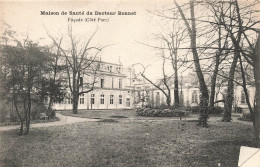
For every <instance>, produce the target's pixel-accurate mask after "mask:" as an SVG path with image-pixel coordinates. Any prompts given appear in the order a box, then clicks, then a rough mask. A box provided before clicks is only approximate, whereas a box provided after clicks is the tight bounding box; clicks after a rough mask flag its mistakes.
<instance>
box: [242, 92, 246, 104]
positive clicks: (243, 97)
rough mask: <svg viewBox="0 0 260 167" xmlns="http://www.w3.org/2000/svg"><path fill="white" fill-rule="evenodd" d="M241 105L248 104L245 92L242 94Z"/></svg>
mask: <svg viewBox="0 0 260 167" xmlns="http://www.w3.org/2000/svg"><path fill="white" fill-rule="evenodd" d="M241 104H246V95H245V93H244V91H242V92H241Z"/></svg>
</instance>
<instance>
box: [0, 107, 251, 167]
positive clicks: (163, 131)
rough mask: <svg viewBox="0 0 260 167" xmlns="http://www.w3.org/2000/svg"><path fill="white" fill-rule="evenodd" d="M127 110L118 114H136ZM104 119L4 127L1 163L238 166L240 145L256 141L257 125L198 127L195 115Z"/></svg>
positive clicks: (118, 166)
mask: <svg viewBox="0 0 260 167" xmlns="http://www.w3.org/2000/svg"><path fill="white" fill-rule="evenodd" d="M103 112H104V111H103ZM107 112H109V111H107ZM114 112H116V111H114ZM118 112H119V111H118ZM126 112H127V110H126ZM128 112H129V113H125V115H122V114H121V112H120V114H119V113H115V114H114V115H117V116H118V115H121V116H125V117H130V116H131V114H134V112H132V111H130V110H129V111H128ZM93 116H95V115H93ZM95 117H96V116H95ZM109 117H110V114H108V115H107V117H102V118H104V119H108V118H109ZM131 118H133V117H131ZM104 119H103V120H100V121H99V122H83V123H76V124H71V125H65V126H56V127H45V128H32V130H31V132H30V133H29V134H28V135H27V136H17V135H16V134H15V131H6V132H0V148H1V149H0V166H93V167H94V166H100V167H103V166H113V167H122V166H132V167H137V166H138V167H140V166H141V167H142V166H149V167H168V166H169V167H170V166H173V167H174V166H188V167H189V166H198V167H203V166H209V167H214V166H218V163H220V164H221V167H223V166H228V167H229V166H237V162H238V156H239V148H240V146H241V145H246V146H252V141H253V129H252V126H251V125H246V124H242V123H239V122H232V123H225V122H218V121H210V122H209V125H210V126H209V128H198V127H197V126H196V122H194V121H179V120H170V119H159V120H157V119H153V120H146V119H144V120H140V119H127V118H113V119H115V120H116V121H104Z"/></svg>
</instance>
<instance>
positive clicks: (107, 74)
mask: <svg viewBox="0 0 260 167" xmlns="http://www.w3.org/2000/svg"><path fill="white" fill-rule="evenodd" d="M99 63H100V68H99V70H98V71H97V73H96V78H95V81H96V83H95V86H94V89H93V90H92V91H91V92H89V93H84V94H81V95H80V96H79V103H78V109H129V108H132V107H133V99H132V95H131V93H132V89H131V77H132V75H133V74H132V70H131V69H130V68H124V67H123V66H122V64H121V63H120V62H119V63H118V64H116V63H108V62H103V61H99ZM80 80H81V81H80V82H82V83H83V84H84V83H87V82H89V81H90V82H91V80H93V76H87V75H84V77H82V78H80ZM81 89H83V90H84V89H85V88H84V86H82V87H81ZM69 92H70V90H69V89H68V93H67V97H66V98H65V99H64V101H63V102H62V103H57V104H54V106H53V108H54V109H56V110H71V109H72V98H71V94H70V93H69Z"/></svg>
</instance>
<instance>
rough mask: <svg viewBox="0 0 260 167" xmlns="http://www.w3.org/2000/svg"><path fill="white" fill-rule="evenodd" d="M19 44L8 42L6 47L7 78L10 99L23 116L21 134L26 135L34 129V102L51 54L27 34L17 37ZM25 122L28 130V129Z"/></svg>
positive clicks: (6, 90) (19, 115) (5, 82)
mask: <svg viewBox="0 0 260 167" xmlns="http://www.w3.org/2000/svg"><path fill="white" fill-rule="evenodd" d="M16 42H17V46H10V45H6V46H4V48H3V52H2V53H3V54H4V55H5V57H6V59H5V67H4V69H5V70H6V71H7V73H6V74H7V75H6V77H5V80H4V82H3V83H4V86H5V87H6V89H5V93H6V97H7V98H8V99H10V100H11V101H12V102H13V104H14V106H15V110H16V113H17V115H18V117H19V120H20V130H19V134H20V135H23V134H24V135H26V134H28V132H29V129H30V120H31V106H32V102H35V101H37V100H38V96H37V94H38V93H37V91H38V86H37V83H39V82H38V80H41V76H42V75H43V73H44V71H45V70H46V65H47V64H48V63H49V62H50V60H51V59H50V57H49V55H48V54H46V48H44V47H40V46H38V45H37V44H35V43H33V42H32V41H30V40H29V39H28V38H26V39H25V40H24V42H23V45H22V43H21V42H19V41H16ZM24 126H25V128H26V129H25V130H24Z"/></svg>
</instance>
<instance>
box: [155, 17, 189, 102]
mask: <svg viewBox="0 0 260 167" xmlns="http://www.w3.org/2000/svg"><path fill="white" fill-rule="evenodd" d="M185 32H186V29H183V28H182V27H181V26H180V25H179V26H178V22H176V21H173V22H172V29H171V30H169V32H168V33H165V35H164V34H163V33H161V34H159V35H157V36H158V38H159V39H161V40H162V42H163V43H165V44H166V46H167V48H168V49H167V50H168V52H169V58H166V57H165V58H164V59H170V61H171V65H172V68H173V71H174V74H173V78H174V105H175V106H176V107H178V106H179V105H180V100H179V79H178V70H179V68H180V67H181V66H182V65H183V64H184V63H185V62H181V59H180V55H178V48H179V47H180V45H181V42H183V40H184V39H185V37H186V34H185ZM164 61H165V60H164ZM180 63H181V65H180Z"/></svg>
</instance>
